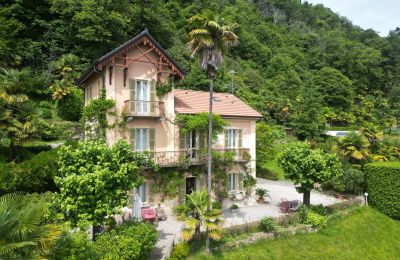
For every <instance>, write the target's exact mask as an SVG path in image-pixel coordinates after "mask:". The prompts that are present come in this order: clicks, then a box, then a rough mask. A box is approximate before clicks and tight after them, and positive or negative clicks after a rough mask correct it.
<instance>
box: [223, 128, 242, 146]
mask: <svg viewBox="0 0 400 260" xmlns="http://www.w3.org/2000/svg"><path fill="white" fill-rule="evenodd" d="M225 148H226V149H238V148H242V129H227V130H225Z"/></svg>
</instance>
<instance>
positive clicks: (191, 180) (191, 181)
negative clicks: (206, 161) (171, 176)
mask: <svg viewBox="0 0 400 260" xmlns="http://www.w3.org/2000/svg"><path fill="white" fill-rule="evenodd" d="M194 191H196V177H188V178H186V194H188V195H190V194H192V192H194Z"/></svg>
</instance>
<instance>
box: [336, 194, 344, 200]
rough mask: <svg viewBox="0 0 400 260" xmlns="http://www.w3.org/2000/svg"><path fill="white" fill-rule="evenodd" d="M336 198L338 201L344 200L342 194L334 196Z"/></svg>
mask: <svg viewBox="0 0 400 260" xmlns="http://www.w3.org/2000/svg"><path fill="white" fill-rule="evenodd" d="M336 198H337V199H340V200H344V195H343V194H336Z"/></svg>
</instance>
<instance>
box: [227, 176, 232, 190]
mask: <svg viewBox="0 0 400 260" xmlns="http://www.w3.org/2000/svg"><path fill="white" fill-rule="evenodd" d="M230 176H231V175H230V174H229V173H228V174H227V175H226V177H227V179H226V190H227V191H230V190H231V178H230Z"/></svg>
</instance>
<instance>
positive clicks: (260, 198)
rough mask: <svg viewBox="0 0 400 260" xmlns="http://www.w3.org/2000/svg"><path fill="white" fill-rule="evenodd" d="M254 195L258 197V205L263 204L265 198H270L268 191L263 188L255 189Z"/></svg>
mask: <svg viewBox="0 0 400 260" xmlns="http://www.w3.org/2000/svg"><path fill="white" fill-rule="evenodd" d="M256 195H257V196H258V198H257V202H258V203H260V204H263V203H265V197H270V196H269V191H268V190H267V189H264V188H257V189H256Z"/></svg>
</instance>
